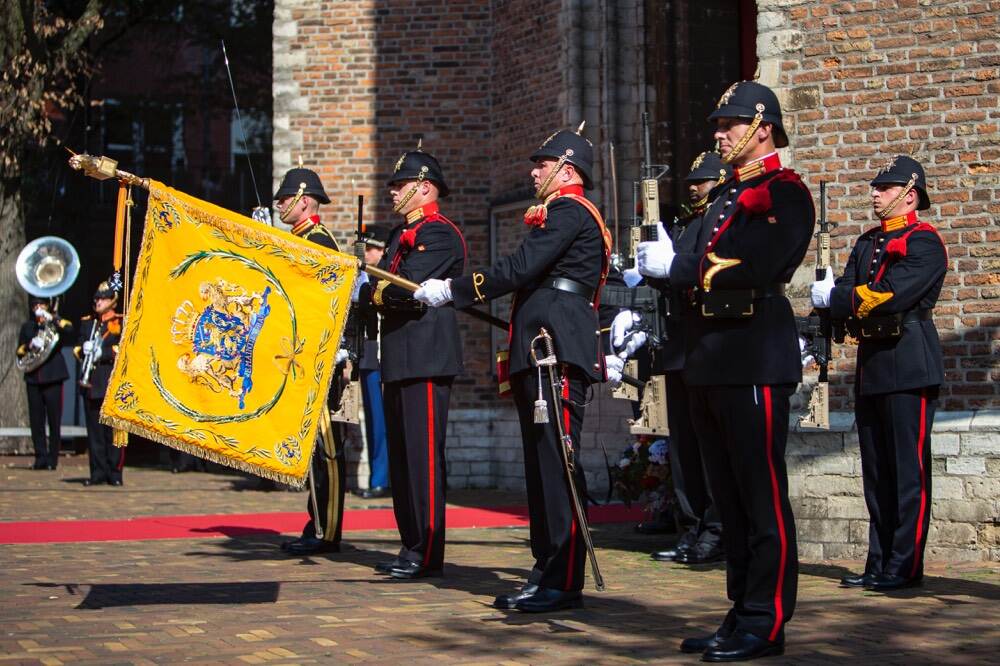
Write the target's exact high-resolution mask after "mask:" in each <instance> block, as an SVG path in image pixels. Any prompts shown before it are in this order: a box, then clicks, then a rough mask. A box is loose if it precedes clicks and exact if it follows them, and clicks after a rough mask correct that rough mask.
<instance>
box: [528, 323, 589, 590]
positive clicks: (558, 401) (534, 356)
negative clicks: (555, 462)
mask: <svg viewBox="0 0 1000 666" xmlns="http://www.w3.org/2000/svg"><path fill="white" fill-rule="evenodd" d="M539 347H541V352H542V353H543V354H544V355H543V356H542V357H539V356H538V352H539ZM531 360H532V361H534V362H535V365H536V366H537V367H538V368H539V369H541V368H542V367H543V366H544V367H545V369H546V370H547V371H548V373H549V389H551V393H552V408H553V410H554V413H555V417H556V418H555V421H556V434H557V435H558V436H559V442H560V444H561V446H560V447H559V448H560V450H561V451H562V459H563V469H564V471H565V472H566V485H567V486H568V487H569V495H570V499H572V501H573V513H574V514H575V515H576V520H577V522H578V523H580V533H581V534H582V535H583V543H584V544H586V546H587V557H588V558H590V569H591V571H593V573H594V587H595V588H597V591H598V592H603V591H604V577H603V576H602V575H601V568H600V567H599V566H598V565H597V553H596V552H595V551H594V540H593V538H592V537H591V535H590V525H589V524H588V523H587V512H586V511H585V510H584V508H583V503H582V502H580V493H579V492H577V489H576V476H575V475H576V462H575V461H574V453H573V439H572V437H571V436H570V433H568V432H566V429H565V427H564V426H563V422H562V419H561V418H559V407H560V406H561V405H562V400H563V398H562V395H560V394H561V391H560V389H561V388H562V379H561V378H559V377H558V376H557V375H556V364H557V363H558V362H559V361H558V360H557V359H556V352H555V347H554V345H553V344H552V336H551V335H549V332H548V331H546V330H545V328H544V327H543V328H542V329H541V330H540V331H539V333H538V335H536V336H535V337H534V338H532V340H531Z"/></svg>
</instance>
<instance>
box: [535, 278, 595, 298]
mask: <svg viewBox="0 0 1000 666" xmlns="http://www.w3.org/2000/svg"><path fill="white" fill-rule="evenodd" d="M542 286H543V287H548V288H549V289H556V290H558V291H568V292H569V293H571V294H576V295H577V296H583V297H584V298H586V299H587V300H588V301H593V300H594V290H593V289H591V288H590V287H588V286H587V285H585V284H583V283H581V282H577V281H576V280H571V279H569V278H564V277H557V278H552V279H551V280H546V281H545V282H543V283H542Z"/></svg>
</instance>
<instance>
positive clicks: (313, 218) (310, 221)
mask: <svg viewBox="0 0 1000 666" xmlns="http://www.w3.org/2000/svg"><path fill="white" fill-rule="evenodd" d="M317 224H319V215H310V216H309V217H307V218H306V219H304V220H299V221H298V222H296V223H295V224H294V225H293V226H292V233H293V234H295V235H296V236H304V235H305V234H306V232H307V231H309V230H310V229H312V228H313V227H315V226H316V225H317Z"/></svg>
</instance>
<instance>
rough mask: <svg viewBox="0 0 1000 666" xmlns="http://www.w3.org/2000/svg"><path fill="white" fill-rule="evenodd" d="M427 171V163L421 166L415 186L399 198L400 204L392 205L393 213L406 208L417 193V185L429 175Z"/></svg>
mask: <svg viewBox="0 0 1000 666" xmlns="http://www.w3.org/2000/svg"><path fill="white" fill-rule="evenodd" d="M421 141H422V140H421ZM417 149H418V150H419V149H420V148H419V146H418V147H417ZM427 171H428V169H427V166H426V165H425V166H422V167H420V173H419V174H418V175H417V182H416V184H415V185H414V186H413V187H411V188H410V191H409V192H407V193H406V195H405V196H404V197H403V198H402V199H400V200H399V203H398V204H396V205H395V206H393V207H392V212H393V213H398V212H400V211H401V210H403V209H404V208H406V204H408V203H410V199H412V198H413V195H414V194H416V193H417V187H418V186H419V185H420V183H422V182H424V177H425V176H427Z"/></svg>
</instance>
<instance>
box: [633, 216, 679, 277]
mask: <svg viewBox="0 0 1000 666" xmlns="http://www.w3.org/2000/svg"><path fill="white" fill-rule="evenodd" d="M657 238H658V239H659V240H656V241H647V242H645V243H639V249H638V251H637V252H636V255H635V264H636V268H638V269H639V272H640V273H641V274H643V275H645V276H647V277H651V278H668V277H670V266H671V265H672V264H673V263H674V255H675V254H676V253H675V252H674V244H673V241H671V240H670V236H668V235H667V232H666V230H664V228H663V223H662V222H661V223H660V225H659V227H658V229H657Z"/></svg>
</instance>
